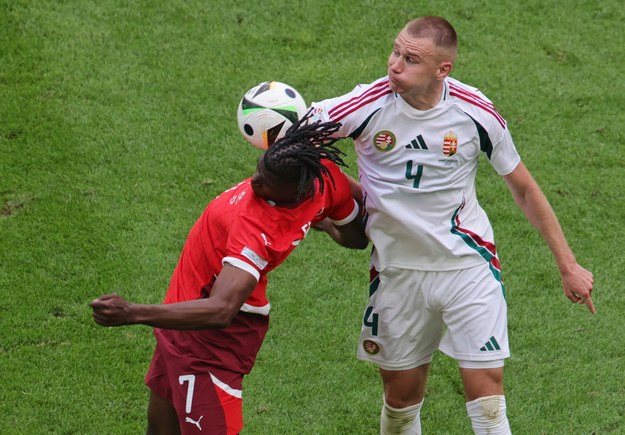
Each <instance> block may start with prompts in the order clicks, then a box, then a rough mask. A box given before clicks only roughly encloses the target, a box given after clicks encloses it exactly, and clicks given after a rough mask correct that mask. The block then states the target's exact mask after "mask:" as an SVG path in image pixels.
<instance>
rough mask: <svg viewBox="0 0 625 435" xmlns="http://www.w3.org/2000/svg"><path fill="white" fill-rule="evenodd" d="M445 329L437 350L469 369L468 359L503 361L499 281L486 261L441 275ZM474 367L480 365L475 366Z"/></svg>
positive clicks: (505, 350) (502, 296) (504, 321)
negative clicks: (480, 264) (482, 263)
mask: <svg viewBox="0 0 625 435" xmlns="http://www.w3.org/2000/svg"><path fill="white" fill-rule="evenodd" d="M442 280H446V282H443V283H442V288H441V289H440V292H441V294H442V298H445V301H444V309H443V320H444V322H445V325H446V326H447V331H446V333H445V335H444V336H443V339H442V340H441V346H440V349H441V351H443V352H444V353H445V354H447V355H449V356H451V357H452V358H455V359H456V360H458V361H461V362H463V364H461V365H462V366H464V367H468V368H471V364H470V363H471V362H479V363H481V362H488V361H497V360H503V359H505V358H507V357H508V356H509V355H510V350H509V345H508V316H507V306H506V300H505V294H504V291H503V284H502V282H501V280H500V277H499V274H496V273H494V272H493V270H491V269H490V267H489V265H488V264H484V265H483V266H479V267H474V268H470V269H465V270H459V271H454V272H449V273H442V274H441V281H442ZM477 368H480V367H479V365H478V367H477Z"/></svg>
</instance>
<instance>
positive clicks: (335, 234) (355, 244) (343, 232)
mask: <svg viewBox="0 0 625 435" xmlns="http://www.w3.org/2000/svg"><path fill="white" fill-rule="evenodd" d="M344 175H345V178H347V181H348V182H349V188H350V190H351V191H352V197H353V198H354V200H355V201H356V203H357V204H358V208H359V211H358V216H357V217H356V219H354V220H353V221H351V222H350V223H348V224H347V225H340V226H339V225H334V223H333V222H332V221H331V220H330V219H328V218H325V219H323V220H322V221H320V222H318V223H317V225H315V227H314V228H315V229H316V230H320V231H325V232H326V233H328V235H329V236H330V237H331V238H332V239H333V240H334V241H335V242H336V243H338V244H339V245H341V246H344V247H346V248H351V249H365V248H366V247H367V246H368V245H369V239H368V238H367V235H366V234H365V225H364V223H363V221H362V207H363V205H362V200H363V194H362V187H361V186H360V183H359V182H358V181H356V180H355V179H353V178H352V177H350V176H349V175H347V174H344Z"/></svg>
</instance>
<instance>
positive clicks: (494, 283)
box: [358, 264, 510, 370]
mask: <svg viewBox="0 0 625 435" xmlns="http://www.w3.org/2000/svg"><path fill="white" fill-rule="evenodd" d="M371 276H372V280H371V287H370V294H371V297H370V299H369V305H368V306H367V308H366V309H365V315H364V318H363V325H362V331H361V334H360V341H359V346H358V358H359V359H362V360H364V361H369V362H373V363H375V364H377V365H378V366H379V367H381V368H383V369H386V370H407V369H411V368H414V367H419V366H421V365H423V364H426V363H429V362H431V361H432V357H433V355H434V352H435V351H436V350H437V349H440V350H441V351H442V352H444V353H445V354H447V355H449V356H450V357H452V358H454V359H456V360H458V361H459V362H460V366H461V367H467V368H471V367H475V368H480V367H498V366H502V365H503V360H504V358H507V357H509V356H510V350H509V347H508V321H507V307H506V300H505V294H504V287H503V283H502V282H501V280H500V275H499V274H497V275H495V274H493V272H492V271H491V270H490V269H489V267H488V264H484V265H483V266H477V267H472V268H469V269H462V270H454V271H444V272H439V271H419V270H409V269H395V268H386V269H384V270H383V271H382V272H380V273H379V274H377V276H376V273H375V271H374V270H372V275H371ZM489 363H490V364H489Z"/></svg>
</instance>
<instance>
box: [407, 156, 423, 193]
mask: <svg viewBox="0 0 625 435" xmlns="http://www.w3.org/2000/svg"><path fill="white" fill-rule="evenodd" d="M412 172H413V167H412V160H408V161H407V162H406V179H407V180H413V182H412V187H414V188H415V189H418V188H419V183H420V182H421V175H423V165H417V168H416V173H415V174H413V173H412Z"/></svg>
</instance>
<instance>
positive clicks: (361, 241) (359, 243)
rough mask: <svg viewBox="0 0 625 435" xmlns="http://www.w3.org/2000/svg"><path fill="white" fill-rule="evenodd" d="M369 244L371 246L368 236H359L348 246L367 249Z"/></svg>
mask: <svg viewBox="0 0 625 435" xmlns="http://www.w3.org/2000/svg"><path fill="white" fill-rule="evenodd" d="M367 246H369V239H368V238H367V237H358V238H356V239H354V240H352V241H351V243H350V246H348V248H351V249H365V248H366V247H367Z"/></svg>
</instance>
